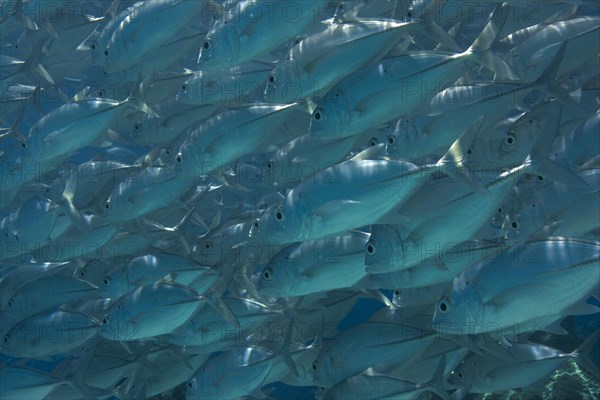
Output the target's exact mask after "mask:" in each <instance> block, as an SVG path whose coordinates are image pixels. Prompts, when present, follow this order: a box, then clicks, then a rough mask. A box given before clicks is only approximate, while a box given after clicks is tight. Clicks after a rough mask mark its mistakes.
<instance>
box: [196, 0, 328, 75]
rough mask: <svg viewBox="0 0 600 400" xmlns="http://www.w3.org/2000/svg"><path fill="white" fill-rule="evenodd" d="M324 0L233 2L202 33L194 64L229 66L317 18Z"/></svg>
mask: <svg viewBox="0 0 600 400" xmlns="http://www.w3.org/2000/svg"><path fill="white" fill-rule="evenodd" d="M325 3H326V2H325V1H323V0H310V1H303V2H299V3H295V4H294V5H293V6H289V5H286V4H283V3H275V4H273V3H269V2H268V1H263V0H249V1H241V2H237V3H235V4H233V5H232V7H231V8H230V9H229V10H227V11H226V12H225V13H224V15H223V18H222V19H219V20H217V21H216V22H215V24H214V25H213V27H212V28H211V29H210V30H209V31H208V33H207V34H206V37H205V39H204V41H203V42H202V44H201V47H200V52H199V55H198V66H199V67H200V68H201V69H202V70H209V69H218V68H230V67H235V66H236V65H240V64H242V63H243V62H244V61H248V60H251V59H253V58H256V57H258V56H261V55H263V54H264V53H267V52H269V51H270V50H273V49H274V48H276V47H277V46H278V45H280V44H282V43H285V42H287V41H288V40H290V39H292V38H294V36H297V35H299V34H301V33H302V32H303V31H304V29H305V28H307V27H308V26H310V25H311V24H312V23H316V22H318V21H319V20H320V18H321V16H322V15H323V11H324V6H325Z"/></svg>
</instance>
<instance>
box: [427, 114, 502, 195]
mask: <svg viewBox="0 0 600 400" xmlns="http://www.w3.org/2000/svg"><path fill="white" fill-rule="evenodd" d="M484 119H485V116H481V117H479V118H478V119H476V120H475V121H474V122H473V123H472V124H471V125H469V127H468V128H467V129H465V130H464V131H463V132H462V133H461V134H460V136H459V138H458V139H456V141H455V142H454V143H453V144H452V146H451V147H450V149H449V150H448V151H447V152H446V154H444V155H443V156H442V158H440V160H439V161H438V162H437V163H436V164H435V166H436V167H438V168H440V169H441V170H442V172H443V173H445V174H446V175H448V176H450V177H451V178H453V179H456V180H460V181H462V182H464V183H466V184H467V185H468V186H469V187H471V189H473V190H474V191H476V192H478V193H481V194H486V195H488V194H490V191H489V190H488V189H487V188H486V186H485V184H484V183H483V182H482V181H481V180H480V179H479V178H478V177H477V176H476V175H475V174H474V173H473V172H472V171H469V169H468V168H467V167H466V165H465V163H464V160H465V158H466V154H468V151H469V148H470V147H471V146H472V144H473V142H474V141H475V139H476V138H477V136H478V135H479V132H480V130H481V126H482V125H483V120H484Z"/></svg>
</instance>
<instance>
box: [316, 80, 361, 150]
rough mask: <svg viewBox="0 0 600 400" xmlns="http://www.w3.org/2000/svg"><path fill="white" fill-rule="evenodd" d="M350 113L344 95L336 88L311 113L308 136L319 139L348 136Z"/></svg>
mask: <svg viewBox="0 0 600 400" xmlns="http://www.w3.org/2000/svg"><path fill="white" fill-rule="evenodd" d="M351 111H352V110H351V109H350V105H349V103H348V101H347V99H346V97H345V96H344V93H343V92H342V91H341V90H340V89H338V88H333V89H331V91H329V93H327V95H325V98H324V99H323V101H322V102H321V103H319V105H318V106H317V108H315V109H314V111H313V113H312V117H311V120H310V126H309V128H308V131H309V134H310V135H311V136H313V137H320V138H342V137H346V136H348V132H349V130H350V115H351Z"/></svg>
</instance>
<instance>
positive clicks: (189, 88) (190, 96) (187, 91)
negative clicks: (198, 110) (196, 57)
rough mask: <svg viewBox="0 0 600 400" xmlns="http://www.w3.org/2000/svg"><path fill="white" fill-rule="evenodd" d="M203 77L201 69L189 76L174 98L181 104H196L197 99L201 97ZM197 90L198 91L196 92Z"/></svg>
mask: <svg viewBox="0 0 600 400" xmlns="http://www.w3.org/2000/svg"><path fill="white" fill-rule="evenodd" d="M203 78H204V74H203V73H202V71H197V72H196V73H195V74H194V75H192V76H191V77H189V78H188V79H187V80H186V81H185V82H184V83H183V84H182V85H181V87H180V88H179V90H178V91H177V95H176V96H175V100H176V101H177V102H178V103H182V104H197V101H198V99H203V97H202V87H203ZM198 89H200V90H198ZM199 91H200V93H198V92H199Z"/></svg>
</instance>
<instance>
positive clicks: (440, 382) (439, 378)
mask: <svg viewBox="0 0 600 400" xmlns="http://www.w3.org/2000/svg"><path fill="white" fill-rule="evenodd" d="M445 369H446V354H443V355H442V356H441V357H440V362H439V363H438V366H437V368H436V369H435V372H434V373H433V377H432V378H431V380H430V381H429V382H427V383H426V384H425V385H424V386H426V387H428V389H429V390H431V391H432V392H433V393H435V394H437V395H438V396H440V397H441V398H442V399H444V400H450V399H452V398H451V397H450V395H449V394H448V392H447V391H446V389H444V371H445Z"/></svg>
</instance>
